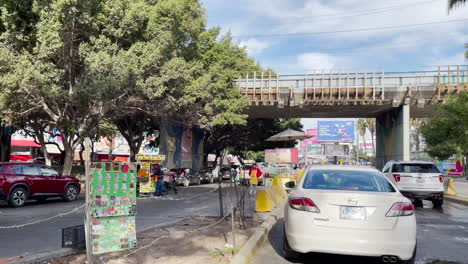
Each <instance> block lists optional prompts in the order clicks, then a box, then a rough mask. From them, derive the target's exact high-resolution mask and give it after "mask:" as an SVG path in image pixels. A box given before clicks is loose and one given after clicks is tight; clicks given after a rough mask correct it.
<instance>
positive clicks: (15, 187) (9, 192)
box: [0, 163, 81, 207]
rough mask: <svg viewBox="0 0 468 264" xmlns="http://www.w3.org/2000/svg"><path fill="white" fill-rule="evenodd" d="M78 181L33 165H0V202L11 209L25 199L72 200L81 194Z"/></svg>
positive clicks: (38, 165) (52, 170) (43, 166)
mask: <svg viewBox="0 0 468 264" xmlns="http://www.w3.org/2000/svg"><path fill="white" fill-rule="evenodd" d="M80 190H81V188H80V181H79V180H78V179H77V178H75V177H73V176H62V175H61V174H60V173H58V172H57V171H56V170H54V169H52V168H50V167H48V166H45V165H41V164H34V163H0V200H6V201H8V204H9V205H10V206H12V207H20V206H23V205H24V204H25V202H26V200H27V199H29V198H31V199H35V200H38V201H43V200H45V199H47V198H50V197H63V199H64V200H65V201H68V202H69V201H73V200H75V199H76V198H77V197H78V194H79V193H80Z"/></svg>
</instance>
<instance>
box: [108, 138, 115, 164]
mask: <svg viewBox="0 0 468 264" xmlns="http://www.w3.org/2000/svg"><path fill="white" fill-rule="evenodd" d="M107 139H108V140H109V153H108V154H107V160H108V161H113V160H114V159H113V158H112V152H113V151H114V137H108V138H107Z"/></svg>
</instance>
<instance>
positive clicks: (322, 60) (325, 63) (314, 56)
mask: <svg viewBox="0 0 468 264" xmlns="http://www.w3.org/2000/svg"><path fill="white" fill-rule="evenodd" d="M297 64H298V68H300V69H303V70H305V71H312V70H324V69H335V68H337V67H344V66H345V65H344V64H346V63H344V60H343V59H341V58H338V57H335V56H333V55H330V54H326V53H316V52H311V53H303V54H300V55H298V56H297Z"/></svg>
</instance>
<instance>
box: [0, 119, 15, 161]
mask: <svg viewBox="0 0 468 264" xmlns="http://www.w3.org/2000/svg"><path fill="white" fill-rule="evenodd" d="M12 133H13V128H12V127H10V126H7V125H5V124H4V123H3V122H2V121H1V120H0V161H9V160H10V153H9V152H10V142H11V135H12Z"/></svg>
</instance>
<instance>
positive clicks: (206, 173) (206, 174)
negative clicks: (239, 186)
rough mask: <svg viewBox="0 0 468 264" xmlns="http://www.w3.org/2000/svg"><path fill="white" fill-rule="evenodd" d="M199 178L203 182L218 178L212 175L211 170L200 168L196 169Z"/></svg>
mask: <svg viewBox="0 0 468 264" xmlns="http://www.w3.org/2000/svg"><path fill="white" fill-rule="evenodd" d="M198 174H199V176H200V179H201V181H202V182H204V183H213V182H215V181H217V180H218V178H216V177H214V175H213V173H212V172H211V170H200V171H198Z"/></svg>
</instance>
